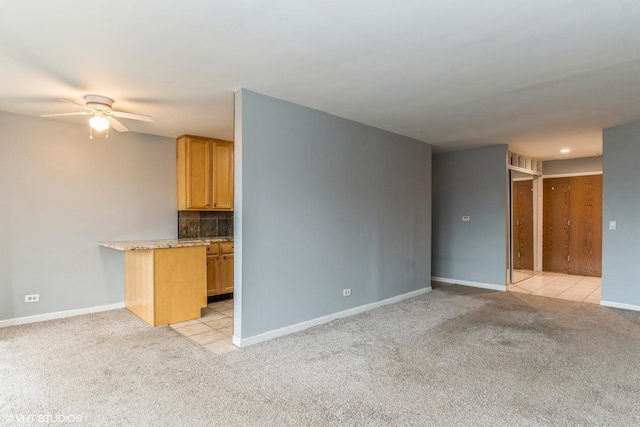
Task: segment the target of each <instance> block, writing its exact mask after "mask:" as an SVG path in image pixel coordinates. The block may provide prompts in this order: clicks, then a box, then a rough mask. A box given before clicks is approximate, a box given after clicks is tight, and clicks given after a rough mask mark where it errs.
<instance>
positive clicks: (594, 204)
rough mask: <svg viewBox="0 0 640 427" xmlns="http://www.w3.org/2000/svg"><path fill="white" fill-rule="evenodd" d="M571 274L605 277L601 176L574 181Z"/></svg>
mask: <svg viewBox="0 0 640 427" xmlns="http://www.w3.org/2000/svg"><path fill="white" fill-rule="evenodd" d="M570 193H571V248H570V261H569V273H570V274H579V275H581V276H598V277H599V276H601V274H602V175H589V176H575V177H571V192H570Z"/></svg>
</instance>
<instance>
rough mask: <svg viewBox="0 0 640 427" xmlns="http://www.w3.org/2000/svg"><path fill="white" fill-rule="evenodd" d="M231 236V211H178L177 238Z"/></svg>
mask: <svg viewBox="0 0 640 427" xmlns="http://www.w3.org/2000/svg"><path fill="white" fill-rule="evenodd" d="M218 236H233V212H210V211H206V212H205V211H200V212H198V211H195V212H194V211H178V238H180V239H188V238H195V237H218Z"/></svg>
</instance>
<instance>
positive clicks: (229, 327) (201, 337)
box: [169, 299, 238, 354]
mask: <svg viewBox="0 0 640 427" xmlns="http://www.w3.org/2000/svg"><path fill="white" fill-rule="evenodd" d="M169 326H170V327H172V328H173V329H175V330H176V332H179V333H180V334H182V335H184V336H185V337H187V338H189V340H191V341H193V342H195V343H196V344H199V345H201V346H203V347H204V348H206V349H207V350H209V351H210V352H212V353H215V354H223V353H227V352H229V351H234V350H237V349H238V347H236V346H235V345H233V343H232V341H231V337H232V336H233V299H228V300H224V301H218V302H214V303H211V304H209V305H207V307H206V308H203V309H202V317H200V318H199V319H195V320H187V321H186V322H180V323H174V324H172V325H169Z"/></svg>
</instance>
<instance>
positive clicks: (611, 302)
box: [600, 300, 640, 311]
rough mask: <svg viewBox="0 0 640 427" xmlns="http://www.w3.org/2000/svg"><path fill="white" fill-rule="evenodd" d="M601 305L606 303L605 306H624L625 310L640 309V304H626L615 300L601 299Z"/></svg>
mask: <svg viewBox="0 0 640 427" xmlns="http://www.w3.org/2000/svg"><path fill="white" fill-rule="evenodd" d="M600 305H604V306H605V307H613V308H623V309H625V310H633V311H640V305H635V304H625V303H623V302H614V301H604V300H601V301H600Z"/></svg>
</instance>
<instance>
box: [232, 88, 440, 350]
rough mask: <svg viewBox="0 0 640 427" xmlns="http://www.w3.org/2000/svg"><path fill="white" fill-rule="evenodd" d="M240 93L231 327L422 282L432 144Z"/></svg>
mask: <svg viewBox="0 0 640 427" xmlns="http://www.w3.org/2000/svg"><path fill="white" fill-rule="evenodd" d="M240 92H241V93H240V94H239V95H241V97H239V99H241V101H239V102H237V103H236V109H237V111H239V114H240V115H239V117H240V119H237V120H236V126H237V127H240V129H237V130H236V155H237V162H238V161H239V162H240V163H241V164H240V167H237V168H236V185H239V186H240V187H237V190H236V191H237V193H236V194H237V195H241V200H240V201H239V202H238V200H237V198H236V203H239V204H238V205H236V212H235V213H236V216H235V219H236V242H237V244H236V250H238V248H241V249H240V250H241V251H242V253H241V259H242V260H241V265H239V268H241V274H242V286H241V288H242V289H241V292H242V293H241V298H242V302H241V304H242V306H241V312H242V326H241V330H240V331H238V327H237V326H236V331H235V333H236V335H238V334H239V335H240V337H241V338H247V337H251V336H254V335H257V334H260V333H263V332H267V331H271V330H275V329H279V328H283V327H286V326H290V325H294V324H297V323H300V322H303V321H307V320H311V319H316V318H318V317H322V316H326V315H330V314H333V313H336V312H340V311H343V310H346V309H349V308H353V307H358V306H361V305H364V304H368V303H372V302H376V301H380V300H384V299H387V298H390V297H394V296H397V295H401V294H405V293H407V292H410V291H414V290H418V289H421V288H426V287H429V286H430V274H431V272H430V259H431V253H430V243H431V146H430V145H428V144H425V143H423V142H419V141H416V140H413V139H410V138H406V137H402V136H399V135H395V134H392V133H389V132H386V131H382V130H380V129H376V128H372V127H369V126H365V125H362V124H359V123H356V122H352V121H348V120H344V119H341V118H338V117H335V116H331V115H329V114H326V113H322V112H319V111H316V110H312V109H309V108H305V107H302V106H299V105H296V104H292V103H289V102H285V101H281V100H277V99H274V98H270V97H267V96H263V95H259V94H257V93H254V92H250V91H247V90H241V91H240ZM238 174H240V176H238ZM238 209H240V211H239V210H238ZM239 217H240V218H241V228H240V229H238V219H239ZM238 240H241V242H238ZM236 259H238V257H237V258H236ZM236 271H237V270H236ZM345 288H351V289H352V295H351V297H343V296H342V290H343V289H345Z"/></svg>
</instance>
